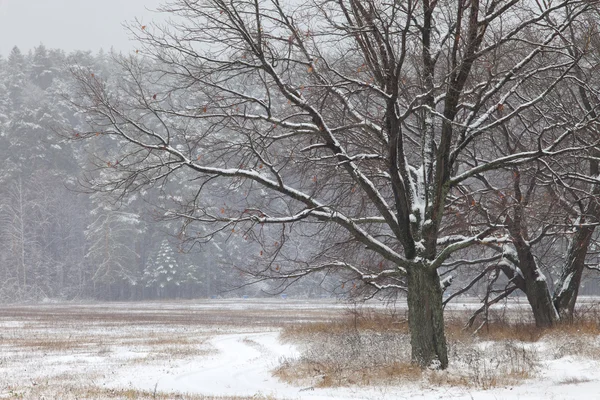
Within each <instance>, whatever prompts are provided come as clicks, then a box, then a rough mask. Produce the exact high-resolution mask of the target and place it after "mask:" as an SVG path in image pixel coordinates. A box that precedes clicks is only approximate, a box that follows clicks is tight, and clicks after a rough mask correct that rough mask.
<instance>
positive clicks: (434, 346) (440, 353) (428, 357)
mask: <svg viewBox="0 0 600 400" xmlns="http://www.w3.org/2000/svg"><path fill="white" fill-rule="evenodd" d="M408 324H409V327H410V344H411V350H412V356H411V357H412V361H413V362H414V363H416V364H418V365H419V366H421V367H424V368H425V367H429V366H432V365H435V364H438V365H439V368H440V369H445V368H446V367H448V348H447V345H446V336H445V334H444V311H443V306H442V288H441V286H440V278H439V275H438V273H437V270H435V269H430V268H427V267H425V266H423V267H420V268H410V269H409V270H408Z"/></svg>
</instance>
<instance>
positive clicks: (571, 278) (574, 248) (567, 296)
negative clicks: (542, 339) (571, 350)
mask: <svg viewBox="0 0 600 400" xmlns="http://www.w3.org/2000/svg"><path fill="white" fill-rule="evenodd" d="M593 233H594V228H592V227H584V228H579V229H578V230H577V232H576V233H575V236H574V237H573V240H572V241H571V244H570V246H569V250H568V251H567V258H566V260H565V266H564V268H563V270H562V273H561V275H560V278H559V280H558V282H557V283H556V287H555V289H554V298H553V301H554V307H555V308H556V310H557V311H558V314H559V315H560V320H561V321H562V322H566V323H572V322H573V311H574V310H575V302H576V301H577V295H578V294H579V286H580V284H581V275H582V274H583V269H584V268H585V256H586V254H587V251H588V247H589V245H590V241H591V239H592V235H593Z"/></svg>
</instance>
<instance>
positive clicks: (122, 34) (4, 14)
mask: <svg viewBox="0 0 600 400" xmlns="http://www.w3.org/2000/svg"><path fill="white" fill-rule="evenodd" d="M164 2H165V1H164V0H0V54H2V55H4V56H7V55H8V53H9V52H10V49H12V47H13V46H15V45H16V46H18V47H19V48H20V49H21V51H23V52H27V51H28V50H30V49H32V48H33V47H35V46H37V45H39V44H40V43H43V44H44V45H46V47H48V48H60V49H63V50H65V51H67V52H69V51H72V50H92V51H94V52H96V51H98V50H99V49H100V48H104V49H105V50H109V49H110V48H111V47H114V49H115V50H117V51H127V50H130V49H133V48H134V47H135V46H134V43H133V42H132V41H130V40H129V36H128V34H127V32H126V31H125V29H124V28H123V26H122V24H123V22H126V21H132V20H133V19H134V18H136V17H137V18H138V19H140V20H142V21H143V22H144V23H148V22H150V21H152V20H160V19H163V18H162V17H161V15H160V14H157V13H155V12H152V11H149V10H148V9H150V10H154V9H156V8H157V7H158V5H160V4H161V3H164Z"/></svg>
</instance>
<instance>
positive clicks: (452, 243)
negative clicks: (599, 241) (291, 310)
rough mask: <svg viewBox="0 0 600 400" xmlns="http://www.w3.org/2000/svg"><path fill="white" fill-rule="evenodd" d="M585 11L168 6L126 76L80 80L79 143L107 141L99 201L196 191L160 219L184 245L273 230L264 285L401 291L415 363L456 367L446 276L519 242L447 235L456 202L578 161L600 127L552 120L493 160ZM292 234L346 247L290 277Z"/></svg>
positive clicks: (190, 1)
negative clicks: (492, 184)
mask: <svg viewBox="0 0 600 400" xmlns="http://www.w3.org/2000/svg"><path fill="white" fill-rule="evenodd" d="M591 3H592V2H589V1H578V0H562V1H554V2H535V1H528V0H525V1H521V0H487V1H477V0H473V1H438V0H405V1H382V0H360V1H359V0H335V1H334V0H314V1H311V2H309V3H308V4H307V5H303V6H299V5H297V4H295V3H294V2H287V1H285V2H283V1H279V0H262V1H259V0H229V1H225V0H174V1H172V2H170V3H168V4H167V5H165V6H164V7H163V8H162V11H164V12H165V13H167V14H170V15H172V17H173V18H172V21H171V22H170V23H168V24H166V25H164V26H154V25H153V26H142V25H136V24H132V25H131V30H132V32H133V33H134V35H135V36H136V37H137V38H138V40H139V43H140V48H139V50H138V51H136V54H133V55H131V56H130V57H124V58H122V59H121V63H122V66H123V68H124V71H126V73H127V75H126V76H125V77H124V78H123V79H120V80H119V79H116V78H115V77H104V76H100V74H98V73H97V72H95V71H90V70H86V69H84V68H81V69H77V70H75V71H74V72H75V75H76V77H77V78H78V81H79V84H80V87H81V91H80V93H81V97H80V98H77V99H75V100H74V102H75V103H77V104H79V106H80V107H81V108H82V110H83V111H85V112H86V113H87V115H88V119H89V123H90V124H91V128H90V129H89V130H86V131H78V132H76V133H74V136H75V137H76V138H77V139H89V140H106V141H111V140H112V143H113V144H114V145H113V146H112V149H113V150H112V151H111V153H110V155H101V156H100V155H99V156H98V160H100V161H101V162H99V163H98V166H99V167H102V171H101V172H102V174H101V175H102V177H103V178H101V177H94V176H92V177H91V179H90V181H89V183H90V184H91V185H92V186H93V187H94V188H95V189H97V190H101V191H109V192H113V193H117V194H118V195H120V196H126V195H128V194H129V193H131V192H133V191H135V190H138V189H140V188H143V187H145V186H146V185H150V184H154V183H156V182H162V181H165V180H169V179H176V178H175V177H179V179H182V178H184V179H188V182H191V184H189V183H188V186H189V193H188V194H189V196H188V197H186V198H182V199H175V201H174V202H173V204H178V205H179V206H180V207H173V208H170V207H167V211H166V214H167V215H168V216H171V217H178V218H182V220H183V221H184V224H183V225H184V230H183V231H182V235H185V236H186V237H187V238H191V239H193V238H194V237H195V236H196V233H195V232H194V228H193V227H194V226H195V224H196V223H202V224H205V225H210V226H212V227H213V229H214V230H215V231H224V230H231V232H232V233H234V232H236V231H238V230H242V231H244V232H248V231H250V230H251V229H253V227H254V228H255V227H262V226H263V225H264V226H267V227H268V226H270V225H271V226H279V227H280V228H281V238H282V239H281V240H278V241H276V242H275V243H274V244H272V246H270V247H269V248H268V249H265V250H261V255H263V251H264V252H265V254H264V257H265V258H267V256H269V257H268V261H267V262H266V263H264V265H263V267H261V268H260V269H257V273H259V274H261V275H263V276H271V277H278V278H282V279H295V278H298V277H301V276H304V275H307V274H309V273H313V272H316V271H323V270H327V269H338V270H345V271H348V273H350V274H352V275H353V276H355V277H356V279H357V280H360V281H362V282H363V283H365V284H366V285H369V286H371V287H373V288H375V289H376V290H384V289H391V290H405V291H407V293H408V307H409V314H408V315H409V327H410V331H411V345H412V358H413V360H414V361H415V362H416V363H418V364H419V365H421V366H424V367H425V366H430V365H435V366H438V367H441V368H446V366H447V365H448V355H447V347H446V339H445V335H444V321H443V311H442V286H441V284H440V278H439V274H438V270H439V269H440V268H441V267H442V265H443V264H444V262H445V261H447V260H448V259H449V257H450V256H451V255H452V254H453V253H455V252H457V251H459V250H462V249H465V248H467V247H469V246H472V245H475V244H487V243H502V242H503V241H507V240H509V239H510V238H509V237H508V236H507V235H492V233H493V232H495V231H496V230H497V229H498V227H496V226H490V227H487V228H485V229H481V230H479V229H466V230H464V231H463V232H457V231H456V230H453V229H450V228H451V227H449V226H448V220H447V219H446V218H445V217H444V216H445V214H446V213H447V212H448V210H449V209H450V208H451V206H452V204H451V203H452V201H453V198H452V196H450V194H451V193H452V192H453V191H454V190H459V189H460V187H464V186H465V185H466V184H467V183H468V182H470V181H471V180H475V179H476V178H477V177H479V176H482V175H485V174H488V173H491V172H493V171H494V170H497V169H499V168H511V167H512V166H517V165H521V164H524V163H527V162H531V161H533V160H537V159H541V158H544V159H546V158H552V157H556V156H558V155H560V154H564V153H568V152H570V151H573V148H572V147H570V146H567V145H566V144H567V142H568V140H569V139H570V138H572V137H573V135H576V134H577V133H578V132H579V131H580V130H581V129H583V128H584V127H585V126H586V125H587V124H588V122H589V120H590V119H591V118H584V119H583V120H582V121H580V122H579V124H576V125H567V124H563V123H562V122H561V121H558V120H544V121H540V124H543V126H539V127H537V128H536V129H532V130H528V131H527V134H528V135H534V137H531V138H530V139H529V140H527V141H526V143H527V146H523V147H520V146H519V147H516V150H515V151H514V152H511V153H510V154H505V155H500V156H498V157H495V156H494V157H492V152H490V151H488V148H489V145H490V143H493V141H494V138H495V135H496V134H497V131H498V128H499V127H500V126H502V125H507V124H509V123H510V122H511V121H513V120H516V119H518V118H519V117H520V116H521V115H522V114H523V113H524V112H525V111H527V110H528V109H530V108H532V107H534V106H536V105H537V104H539V103H541V102H543V101H544V99H545V97H546V96H547V95H548V94H549V93H552V92H553V90H554V89H555V88H556V86H557V85H558V84H559V83H560V82H561V81H562V80H563V79H565V76H566V75H567V74H568V73H569V71H571V70H572V68H573V67H574V65H575V64H576V63H577V62H578V58H577V57H576V56H573V55H570V54H569V53H568V52H567V51H565V48H567V47H568V46H569V43H568V42H565V41H564V38H565V37H566V36H565V35H564V33H565V32H566V30H568V29H569V27H570V26H571V25H572V24H573V22H574V21H576V20H577V19H578V18H579V17H580V15H581V14H582V13H583V12H584V11H585V10H586V9H587V8H588V7H590V4H591ZM531 32H535V35H531ZM515 52H519V54H520V56H519V57H514V56H513V55H514V54H515ZM540 76H542V77H543V79H540ZM111 82H112V83H111ZM107 171H108V172H110V173H106V172H107ZM215 181H220V182H221V187H224V188H228V189H230V190H231V198H229V199H226V200H225V201H224V204H214V203H213V204H210V203H207V202H206V201H205V198H207V196H205V195H206V193H205V192H206V191H207V190H210V188H211V184H212V183H213V182H215ZM240 194H243V196H244V198H243V199H239V197H240ZM298 224H305V225H306V226H308V227H309V228H306V229H315V230H316V231H319V230H323V231H325V230H327V231H328V232H333V234H330V235H329V241H328V243H327V244H325V245H323V246H322V249H321V250H320V251H318V252H315V254H314V257H313V258H312V259H311V261H310V262H297V263H294V262H289V263H286V264H281V265H280V264H277V262H276V261H277V260H278V257H280V256H281V254H282V251H283V250H284V248H285V245H284V242H285V239H286V235H289V234H290V233H293V232H294V229H292V228H291V227H293V226H296V225H298ZM315 226H316V227H318V228H311V227H315ZM444 232H450V233H451V234H449V235H445V234H444ZM459 233H460V234H459ZM315 234H317V233H315ZM352 249H354V250H352ZM357 251H360V252H361V253H364V254H365V259H367V260H369V261H368V262H364V263H359V262H357V257H356V254H357ZM292 261H293V260H292Z"/></svg>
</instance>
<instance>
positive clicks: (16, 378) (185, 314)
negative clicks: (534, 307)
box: [0, 299, 600, 400]
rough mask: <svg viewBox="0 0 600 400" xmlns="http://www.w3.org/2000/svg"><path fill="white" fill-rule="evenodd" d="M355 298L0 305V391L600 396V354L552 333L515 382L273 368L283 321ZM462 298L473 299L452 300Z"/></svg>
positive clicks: (322, 315) (283, 348) (337, 308)
mask: <svg viewBox="0 0 600 400" xmlns="http://www.w3.org/2000/svg"><path fill="white" fill-rule="evenodd" d="M520 307H521V305H519V304H515V305H513V306H512V309H513V311H515V310H519V309H520ZM347 308H348V305H346V304H343V303H336V302H332V301H295V300H290V299H288V300H249V299H239V300H210V301H209V300H206V301H194V302H171V303H145V304H137V303H134V304H130V303H110V304H87V305H85V304H84V305H72V304H52V305H41V306H10V307H9V306H5V307H0V398H14V397H19V396H20V398H31V399H34V398H41V395H40V393H42V392H43V393H44V395H45V396H46V397H45V398H66V397H63V395H61V394H60V393H67V392H69V391H74V392H76V391H79V392H78V393H83V395H81V396H82V397H83V398H88V397H85V393H86V390H88V391H89V390H90V388H101V389H102V390H104V392H101V393H111V392H110V390H111V389H129V388H132V389H139V390H144V391H146V392H150V393H173V394H172V395H168V396H167V398H175V397H176V396H178V395H180V397H179V398H186V397H185V394H187V393H195V394H200V395H206V396H212V395H218V396H242V397H241V398H257V399H260V398H264V399H277V400H279V399H307V400H308V399H310V400H317V399H339V400H344V399H348V400H350V399H408V398H411V399H412V398H417V399H425V400H429V399H442V398H443V399H465V400H467V399H476V400H477V399H481V400H488V399H489V400H492V399H494V400H499V399H523V400H527V399H531V400H533V399H582V398H586V399H587V398H600V395H599V393H600V376H599V375H598V374H597V371H598V369H599V368H600V360H598V359H595V360H593V359H588V358H586V357H585V356H573V355H566V356H561V355H562V353H561V352H557V351H556V344H555V343H547V342H544V341H541V342H536V343H534V344H532V346H536V351H539V352H542V353H544V352H546V353H548V357H541V358H542V362H541V365H540V368H539V370H538V372H537V373H536V378H535V379H534V380H530V381H526V382H524V383H523V384H521V385H517V386H513V387H501V388H493V389H489V390H480V389H473V388H465V387H449V386H442V387H434V386H432V385H430V384H427V383H424V382H419V383H407V384H404V385H397V386H377V387H346V388H312V387H301V386H293V385H288V384H285V383H283V382H281V381H279V380H278V379H277V378H274V377H273V376H272V374H271V371H272V370H273V369H274V368H275V367H277V366H278V365H279V364H280V362H281V361H282V360H283V359H290V358H294V357H297V356H298V355H299V349H298V348H295V347H294V346H293V345H291V344H287V343H286V344H282V343H281V342H280V341H279V338H278V336H279V330H280V328H281V327H282V326H285V325H286V324H291V323H297V322H299V321H300V322H302V321H330V320H334V319H336V318H340V317H343V316H344V314H345V313H346V310H347ZM461 308H472V305H470V304H468V302H467V303H465V304H462V305H458V306H454V309H455V310H460V309H461ZM596 340H600V339H599V338H596ZM563 345H564V343H563ZM40 388H41V389H40ZM42 389H43V390H42ZM48 393H50V394H48ZM52 393H56V395H55V396H54V397H52V396H53V394H52ZM181 395H183V397H181ZM594 396H597V397H594ZM108 397H111V398H115V396H108ZM108 397H107V398H108ZM80 398H81V397H80ZM90 398H91V397H90ZM94 398H102V397H101V396H100V397H94ZM129 398H132V397H129ZM225 398H227V397H225Z"/></svg>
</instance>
